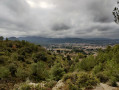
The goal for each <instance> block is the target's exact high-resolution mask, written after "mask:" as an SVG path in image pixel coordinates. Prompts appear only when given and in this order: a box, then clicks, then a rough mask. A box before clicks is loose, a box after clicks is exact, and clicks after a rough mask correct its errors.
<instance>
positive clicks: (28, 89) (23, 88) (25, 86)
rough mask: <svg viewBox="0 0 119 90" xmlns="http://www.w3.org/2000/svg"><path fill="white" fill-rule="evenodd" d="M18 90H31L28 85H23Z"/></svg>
mask: <svg viewBox="0 0 119 90" xmlns="http://www.w3.org/2000/svg"><path fill="white" fill-rule="evenodd" d="M20 90H32V89H31V86H30V85H28V84H23V85H22V86H21V87H20Z"/></svg>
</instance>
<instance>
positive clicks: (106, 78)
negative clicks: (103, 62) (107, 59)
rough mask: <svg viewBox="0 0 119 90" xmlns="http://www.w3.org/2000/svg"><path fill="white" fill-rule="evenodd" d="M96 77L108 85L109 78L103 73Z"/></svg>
mask: <svg viewBox="0 0 119 90" xmlns="http://www.w3.org/2000/svg"><path fill="white" fill-rule="evenodd" d="M96 76H97V78H98V79H99V80H100V82H104V83H106V82H107V81H108V77H107V76H106V75H105V74H104V73H103V72H99V73H98V74H97V75H96Z"/></svg>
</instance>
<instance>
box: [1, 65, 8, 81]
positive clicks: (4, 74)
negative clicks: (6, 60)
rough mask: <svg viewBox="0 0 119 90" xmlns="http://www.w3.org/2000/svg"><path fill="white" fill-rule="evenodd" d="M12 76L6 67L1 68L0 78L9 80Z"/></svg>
mask: <svg viewBox="0 0 119 90" xmlns="http://www.w3.org/2000/svg"><path fill="white" fill-rule="evenodd" d="M9 76H10V72H9V70H8V68H6V67H0V78H1V79H2V78H8V77H9Z"/></svg>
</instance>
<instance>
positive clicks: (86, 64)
mask: <svg viewBox="0 0 119 90" xmlns="http://www.w3.org/2000/svg"><path fill="white" fill-rule="evenodd" d="M96 64H97V61H96V60H95V59H94V56H88V57H87V58H85V59H83V60H82V61H81V62H80V67H79V68H81V69H83V70H86V71H90V70H92V69H93V68H94V66H95V65H96Z"/></svg>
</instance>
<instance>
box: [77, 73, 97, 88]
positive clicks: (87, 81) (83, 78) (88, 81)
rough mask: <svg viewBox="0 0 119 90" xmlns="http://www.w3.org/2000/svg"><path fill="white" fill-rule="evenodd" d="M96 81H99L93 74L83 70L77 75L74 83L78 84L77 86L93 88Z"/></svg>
mask: <svg viewBox="0 0 119 90" xmlns="http://www.w3.org/2000/svg"><path fill="white" fill-rule="evenodd" d="M98 82H99V81H98V79H97V78H96V77H95V76H93V75H91V74H87V73H84V72H83V73H80V74H79V75H78V79H77V82H76V83H77V84H78V87H79V88H83V87H85V88H88V89H90V88H93V86H96V85H97V83H98Z"/></svg>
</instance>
